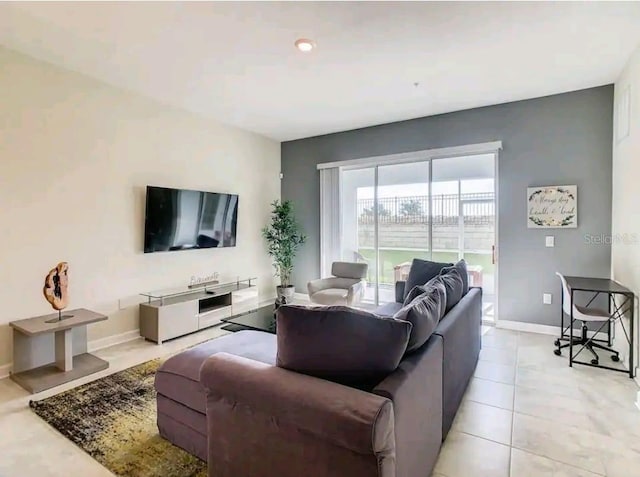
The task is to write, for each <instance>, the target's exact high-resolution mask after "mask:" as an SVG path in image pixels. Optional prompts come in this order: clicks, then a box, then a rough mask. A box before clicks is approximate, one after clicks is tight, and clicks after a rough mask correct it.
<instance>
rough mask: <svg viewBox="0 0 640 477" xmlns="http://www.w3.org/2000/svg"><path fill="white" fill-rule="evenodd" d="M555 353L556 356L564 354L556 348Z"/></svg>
mask: <svg viewBox="0 0 640 477" xmlns="http://www.w3.org/2000/svg"><path fill="white" fill-rule="evenodd" d="M553 354H555V355H556V356H562V351H560V350H559V349H554V350H553Z"/></svg>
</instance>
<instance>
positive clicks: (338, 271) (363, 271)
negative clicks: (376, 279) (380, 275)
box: [331, 262, 369, 279]
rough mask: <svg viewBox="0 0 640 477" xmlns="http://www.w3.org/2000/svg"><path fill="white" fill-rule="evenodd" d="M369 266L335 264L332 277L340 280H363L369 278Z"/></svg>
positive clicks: (346, 263)
mask: <svg viewBox="0 0 640 477" xmlns="http://www.w3.org/2000/svg"><path fill="white" fill-rule="evenodd" d="M368 268H369V266H368V265H367V264H366V263H354V262H333V264H332V265H331V275H333V276H334V277H340V278H355V279H362V278H364V277H366V276H367V269H368Z"/></svg>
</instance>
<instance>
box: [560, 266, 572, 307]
mask: <svg viewBox="0 0 640 477" xmlns="http://www.w3.org/2000/svg"><path fill="white" fill-rule="evenodd" d="M556 275H558V277H560V281H561V282H562V300H563V301H562V311H564V312H565V313H566V314H567V315H570V314H571V293H569V287H568V286H567V280H565V278H564V275H562V273H558V272H556Z"/></svg>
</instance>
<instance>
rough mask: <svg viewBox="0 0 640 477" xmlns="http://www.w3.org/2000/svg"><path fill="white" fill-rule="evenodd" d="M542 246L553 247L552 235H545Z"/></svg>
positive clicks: (553, 239)
mask: <svg viewBox="0 0 640 477" xmlns="http://www.w3.org/2000/svg"><path fill="white" fill-rule="evenodd" d="M544 246H545V247H555V238H554V237H553V235H547V236H546V237H545V238H544Z"/></svg>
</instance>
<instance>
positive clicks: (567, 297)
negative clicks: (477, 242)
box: [553, 272, 620, 365]
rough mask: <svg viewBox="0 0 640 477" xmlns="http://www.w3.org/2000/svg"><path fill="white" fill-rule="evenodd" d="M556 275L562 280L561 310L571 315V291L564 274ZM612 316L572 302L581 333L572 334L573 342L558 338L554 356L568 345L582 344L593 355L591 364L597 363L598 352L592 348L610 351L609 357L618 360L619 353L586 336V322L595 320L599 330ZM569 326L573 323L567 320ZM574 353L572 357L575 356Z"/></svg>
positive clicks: (606, 312) (603, 311)
mask: <svg viewBox="0 0 640 477" xmlns="http://www.w3.org/2000/svg"><path fill="white" fill-rule="evenodd" d="M556 275H558V277H560V281H561V282H562V312H563V313H565V314H566V315H567V316H569V317H570V316H571V292H570V291H569V286H568V285H567V281H566V280H565V278H564V275H562V274H561V273H558V272H556ZM612 318H613V316H612V315H611V314H610V313H609V312H608V311H606V310H601V309H599V308H587V307H586V306H580V305H576V304H575V303H574V304H573V319H574V320H579V321H582V333H581V335H580V336H574V337H573V342H570V339H569V338H558V339H556V340H555V342H554V343H553V344H554V345H555V346H556V349H555V350H553V352H554V353H555V354H556V356H561V355H562V349H563V348H567V347H568V346H571V345H573V346H584V348H585V349H587V350H589V352H590V353H591V354H592V355H593V358H592V359H591V364H594V365H597V364H598V362H599V357H598V354H597V353H596V352H595V351H594V350H593V348H597V349H601V350H603V351H606V352H608V353H611V359H612V360H613V361H616V362H617V361H620V355H619V353H618V352H617V351H616V350H614V349H613V348H610V347H608V346H604V345H602V344H600V343H597V342H595V341H594V340H593V337H592V338H589V337H588V336H587V331H588V327H587V323H592V322H597V323H600V324H601V326H600V327H599V329H598V331H600V330H601V329H602V328H603V327H604V326H605V325H604V323H606V322H607V321H609V320H611V319H612ZM569 326H571V327H573V323H571V320H569ZM562 333H564V330H561V334H562ZM561 341H569V342H568V343H566V344H561V343H560V342H561ZM575 356H576V355H575V354H574V358H575Z"/></svg>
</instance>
